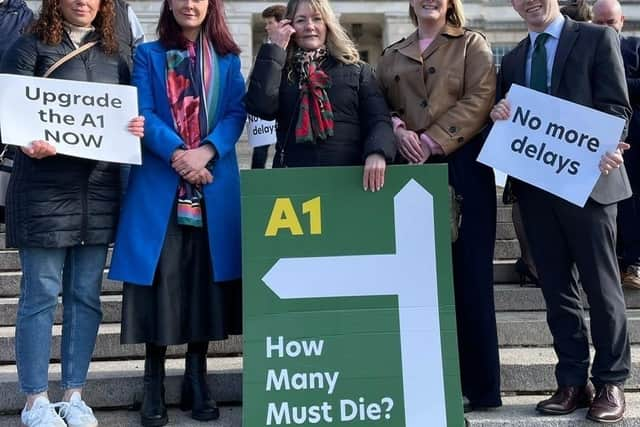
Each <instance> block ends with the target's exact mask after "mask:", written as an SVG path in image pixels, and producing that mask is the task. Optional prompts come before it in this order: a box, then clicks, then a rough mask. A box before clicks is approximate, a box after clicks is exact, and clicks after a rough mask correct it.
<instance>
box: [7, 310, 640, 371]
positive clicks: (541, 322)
mask: <svg viewBox="0 0 640 427" xmlns="http://www.w3.org/2000/svg"><path fill="white" fill-rule="evenodd" d="M627 316H628V319H629V336H630V341H631V344H634V345H635V344H640V310H628V312H627ZM496 317H497V319H496V320H497V327H498V339H499V342H500V345H501V346H504V347H516V346H524V347H548V346H551V345H552V339H551V335H550V333H549V328H548V326H547V322H546V318H545V313H544V312H502V313H498V314H497V316H496ZM61 329H62V327H61V326H60V325H56V326H54V328H53V341H52V347H51V358H52V359H53V360H56V361H57V360H60V340H61V332H62V330H61ZM184 352H185V348H184V346H170V347H169V349H168V355H169V357H174V356H175V357H180V356H182V355H183V354H184ZM241 353H242V337H241V336H232V337H230V338H228V339H227V340H224V341H218V342H212V343H211V344H210V346H209V354H210V355H212V356H214V355H216V356H222V355H237V354H241ZM124 358H128V359H131V358H138V359H142V358H144V346H143V345H142V344H137V345H122V344H120V324H117V323H114V324H102V325H100V329H99V330H98V337H97V340H96V346H95V350H94V352H93V360H112V359H124ZM13 363H15V328H14V327H12V326H11V327H1V328H0V364H13Z"/></svg>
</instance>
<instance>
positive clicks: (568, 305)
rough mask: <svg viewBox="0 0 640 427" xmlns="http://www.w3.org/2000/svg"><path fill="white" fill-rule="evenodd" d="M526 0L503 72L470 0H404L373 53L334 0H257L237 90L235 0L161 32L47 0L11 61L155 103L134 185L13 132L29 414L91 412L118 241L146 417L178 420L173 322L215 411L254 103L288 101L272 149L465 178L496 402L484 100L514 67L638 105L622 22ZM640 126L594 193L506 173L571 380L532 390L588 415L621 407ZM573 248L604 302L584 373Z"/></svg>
mask: <svg viewBox="0 0 640 427" xmlns="http://www.w3.org/2000/svg"><path fill="white" fill-rule="evenodd" d="M4 1H10V2H15V1H17V0H4ZM599 1H602V2H605V1H606V2H614V3H615V0H599ZM512 5H513V7H514V9H515V10H516V12H518V13H519V14H520V16H521V17H522V18H523V20H524V22H525V23H526V24H527V27H528V30H529V34H528V36H527V37H526V38H525V39H523V40H522V42H521V43H520V44H519V45H518V46H516V48H514V49H513V50H512V51H511V52H510V53H508V54H507V55H506V56H505V57H504V59H503V61H502V66H501V68H500V72H499V74H498V75H496V72H495V68H494V64H493V58H492V53H491V49H490V47H489V44H488V42H487V41H486V39H485V38H484V36H483V35H482V34H480V33H478V32H476V31H473V30H469V29H468V28H466V27H465V26H464V25H465V16H464V12H463V7H462V3H461V1H460V0H410V8H409V14H410V17H411V20H412V21H413V23H414V24H415V26H416V30H415V31H414V32H413V33H412V34H409V35H407V37H406V38H404V39H402V40H400V41H399V42H396V43H394V44H392V45H390V46H389V47H387V48H386V49H385V50H384V52H383V54H382V56H381V58H380V60H379V67H378V70H379V71H378V73H377V75H376V73H375V72H374V70H373V69H372V67H371V66H370V65H368V64H366V63H364V62H363V61H361V60H360V56H359V53H358V50H357V48H356V46H355V44H354V43H353V42H352V41H351V39H350V38H349V36H348V35H347V33H346V31H345V30H344V28H343V27H342V26H341V25H340V23H339V21H338V19H337V18H336V16H335V14H334V12H333V11H332V9H331V6H330V4H329V2H328V1H327V0H289V2H288V4H287V6H286V8H285V7H281V8H279V10H280V13H275V12H274V13H271V12H273V10H274V9H272V10H271V12H269V11H265V14H263V16H264V17H265V20H267V21H268V23H267V25H266V31H267V38H266V40H265V43H264V44H263V45H262V46H261V48H260V50H259V52H258V55H257V58H256V61H255V64H254V67H253V70H252V72H251V75H250V77H249V81H248V87H246V90H245V82H244V79H243V77H242V75H241V73H240V60H239V56H238V54H239V52H240V49H239V47H238V45H237V44H236V43H235V41H234V40H233V37H232V35H231V33H230V31H229V28H228V26H227V24H226V22H225V18H224V7H223V4H222V0H165V1H163V3H162V10H161V13H160V19H159V23H158V27H157V32H158V37H159V38H158V40H157V41H155V42H151V43H145V44H141V45H137V44H136V43H135V39H137V38H136V37H135V36H134V30H133V28H135V25H132V22H134V21H135V20H132V14H131V13H130V9H129V8H127V7H126V3H124V2H122V1H121V0H43V4H42V10H41V12H40V15H39V17H38V19H37V20H36V21H35V23H34V24H33V27H32V30H30V31H28V32H26V33H25V34H24V35H22V36H21V37H20V38H18V39H17V41H16V42H15V43H13V44H12V46H11V47H10V48H9V49H8V51H7V52H6V53H5V55H4V56H3V58H2V62H1V63H0V72H4V73H15V74H22V75H30V76H45V75H49V74H51V77H53V78H60V79H69V80H80V81H90V82H103V83H116V84H118V83H119V84H129V83H131V84H133V85H135V86H136V87H137V89H138V103H139V109H140V114H141V116H140V117H135V118H132V120H131V121H130V122H129V131H130V132H131V133H132V134H134V135H136V136H140V137H142V148H143V150H142V165H140V166H133V167H132V168H131V171H130V174H127V175H128V177H127V180H126V184H127V188H126V192H125V193H124V197H122V189H123V188H122V187H123V185H124V182H123V180H122V179H121V174H122V169H121V168H120V167H119V166H118V165H114V164H110V163H106V162H100V161H93V160H86V159H80V158H75V157H69V156H63V155H56V152H55V147H54V146H52V145H51V144H49V143H47V142H46V141H34V142H32V143H31V144H30V145H28V146H26V147H21V149H19V150H16V157H15V164H14V169H13V172H12V176H11V181H10V185H9V189H8V196H7V201H6V206H7V244H8V245H9V246H12V247H17V248H18V249H19V253H20V259H21V263H22V269H23V275H22V280H21V295H20V301H19V308H18V320H17V325H16V359H17V368H18V377H19V381H20V387H21V389H22V391H23V392H25V393H26V394H27V402H26V404H25V407H24V410H23V411H22V414H21V420H22V423H23V424H24V425H25V426H28V427H29V426H46V427H50V426H53V427H55V426H65V425H68V426H73V427H91V426H96V425H97V420H96V418H95V416H94V414H93V411H92V410H91V408H90V407H89V406H88V405H87V404H86V403H85V402H84V401H83V400H82V388H83V386H84V384H85V382H86V377H87V372H88V367H89V362H90V360H91V354H92V352H93V348H94V345H95V340H96V334H97V329H98V325H99V323H100V319H101V310H100V299H99V295H100V284H101V280H102V272H103V268H104V264H105V259H106V254H107V248H108V244H109V243H111V242H114V241H115V246H114V253H113V257H112V261H111V266H110V273H109V276H110V277H111V278H112V279H115V280H120V281H123V282H124V291H123V303H122V332H121V341H122V342H123V343H144V344H145V345H146V354H145V366H144V397H143V401H142V406H141V410H140V416H141V418H140V419H141V424H142V425H143V426H162V425H165V424H167V422H168V416H167V410H166V407H165V402H164V375H165V371H164V366H165V354H166V349H167V346H168V345H175V344H187V353H186V362H185V373H184V378H183V384H182V399H181V408H182V409H184V410H190V411H191V415H192V417H193V418H194V419H197V420H201V421H208V420H214V419H216V418H218V417H219V411H218V408H217V407H216V404H215V401H214V400H213V399H212V397H211V396H210V394H209V391H208V389H207V382H206V371H207V366H206V364H207V351H208V343H209V341H212V340H222V339H226V338H227V336H228V335H230V334H239V333H241V330H242V329H241V328H242V325H241V269H240V183H239V172H238V164H237V159H236V154H235V144H236V142H237V141H238V139H239V137H240V134H241V132H242V129H243V126H244V123H245V119H246V114H247V113H250V114H252V115H254V116H257V117H260V118H262V119H266V120H276V121H277V123H278V127H277V144H276V153H275V157H274V161H273V167H277V168H280V167H313V166H353V165H364V168H363V175H362V186H363V189H364V191H379V190H380V189H381V188H382V187H383V186H384V176H385V169H386V165H387V164H390V163H400V164H411V165H416V164H424V163H446V164H448V166H449V168H448V169H449V183H450V185H451V187H452V188H453V190H454V191H455V193H456V194H457V195H458V196H459V198H460V199H461V200H462V220H461V223H460V228H459V237H458V239H457V240H456V241H455V242H454V243H453V244H452V251H453V269H454V271H453V273H454V287H455V295H456V315H457V327H458V344H459V355H460V372H461V380H462V392H463V395H464V397H466V398H467V400H468V406H469V408H470V409H475V410H481V409H487V408H495V407H499V406H501V404H502V402H501V397H500V364H499V353H498V338H497V331H496V319H495V309H494V300H493V252H494V239H495V227H496V203H495V200H496V190H495V184H494V177H493V171H492V170H491V169H490V168H488V167H486V166H484V165H482V164H480V163H478V162H477V161H476V157H477V155H478V153H479V151H480V149H481V147H482V144H483V139H484V137H485V136H486V134H487V131H488V130H489V128H490V126H491V120H493V121H496V120H505V119H508V118H509V115H510V105H509V103H508V102H507V101H506V99H504V97H505V95H506V93H507V91H508V90H509V87H510V86H511V84H512V83H518V84H521V85H525V86H529V87H531V88H532V89H535V90H540V91H542V92H547V93H549V94H551V95H553V96H557V97H560V98H564V99H567V100H570V101H573V102H576V103H579V104H582V105H586V106H589V107H593V108H596V109H599V110H601V111H605V112H608V113H610V114H614V115H617V116H619V117H621V118H623V119H625V120H626V121H629V119H630V118H631V105H630V102H629V94H628V89H627V81H626V80H625V68H624V66H623V62H622V57H623V55H622V54H621V48H620V42H619V36H618V35H617V34H616V32H615V31H613V30H611V29H609V28H607V27H606V26H600V27H599V26H595V25H590V24H583V23H578V22H574V21H573V20H571V19H569V18H565V17H563V16H562V14H561V13H560V10H559V5H558V3H557V1H556V0H512ZM271 18H273V19H271ZM88 43H92V46H90V47H87V46H85V45H87V44H88ZM83 46H85V49H81V48H82V47H83ZM134 52H135V53H134ZM636 58H637V57H636ZM56 63H58V64H57V66H56V69H55V71H53V72H52V73H49V72H48V70H49V68H50V67H51V66H52V65H53V64H56ZM60 63H61V64H60ZM540 70H542V71H540ZM629 87H631V83H630V84H629ZM496 101H497V102H496ZM630 135H631V139H630V140H629V141H630V142H633V134H632V132H631V133H630ZM612 137H614V138H617V136H612ZM623 139H624V138H623ZM628 148H629V144H626V143H624V142H621V143H620V144H619V145H618V149H617V150H616V151H615V152H611V153H607V154H606V155H605V156H603V158H602V161H601V163H600V170H601V172H602V175H601V177H600V179H599V181H598V183H597V185H596V187H595V189H594V190H593V193H592V194H591V198H590V199H589V201H588V202H587V204H586V206H585V207H584V208H578V207H576V206H574V205H572V204H570V203H568V202H566V201H564V200H562V199H560V198H558V197H556V196H553V195H551V194H549V193H547V192H544V191H542V190H539V189H537V188H535V187H533V186H531V185H528V184H526V183H524V182H519V181H516V180H511V185H510V190H509V191H510V192H511V193H512V194H513V195H514V198H516V199H517V201H518V205H519V208H520V213H521V216H522V224H523V226H524V230H525V232H526V234H527V236H528V238H529V246H530V252H531V254H532V257H533V260H534V262H535V265H536V267H537V274H538V276H539V280H540V286H541V287H542V291H543V295H544V297H545V300H546V302H547V310H548V322H549V326H550V329H551V332H552V334H553V337H554V348H555V350H556V353H557V355H558V358H559V363H558V365H557V367H556V378H557V381H558V389H557V391H556V393H555V394H554V395H553V396H552V397H551V398H550V399H548V400H545V401H543V402H540V404H539V405H538V407H537V408H538V410H539V411H541V412H543V413H547V414H567V413H570V412H573V411H574V410H575V409H576V408H578V407H585V406H587V407H589V408H590V409H589V412H588V415H587V416H588V417H589V418H590V419H592V420H595V421H601V422H613V421H617V420H619V419H621V418H622V416H623V414H624V409H625V403H624V394H623V385H624V382H625V380H626V379H627V378H628V376H629V369H630V349H629V338H628V332H627V325H626V316H625V306H624V298H623V294H622V290H621V287H620V273H619V270H618V265H617V260H616V252H615V246H616V209H617V202H620V201H622V200H624V199H626V198H628V197H629V196H630V195H631V187H630V185H629V181H628V179H627V174H626V172H625V168H624V165H623V155H622V152H623V151H625V150H627V149H628ZM628 152H629V151H628ZM265 154H266V153H262V154H261V156H262V157H261V159H260V160H259V161H258V162H257V163H260V164H261V165H262V166H263V165H264V162H265V160H264V158H265ZM625 156H626V155H625ZM407 167H411V166H407ZM574 265H575V267H574ZM574 269H575V270H576V271H577V272H578V273H579V277H580V283H581V285H582V287H583V288H584V290H585V292H586V293H587V297H588V299H589V303H590V313H591V334H592V339H593V343H594V346H595V348H596V355H595V360H594V364H593V367H592V369H591V381H590V380H589V377H588V372H589V343H588V336H587V330H586V325H585V321H584V319H583V317H582V312H583V308H582V303H581V298H580V291H579V288H578V286H579V285H578V282H577V281H576V280H572V278H573V273H572V271H573V270H574ZM60 292H62V298H63V304H64V314H63V336H62V381H61V386H62V388H63V389H64V390H65V394H64V396H63V401H62V402H59V403H51V402H50V401H49V398H48V395H47V388H48V387H47V384H48V378H47V370H48V364H49V354H50V345H51V344H50V343H51V329H52V325H53V319H54V310H55V307H56V305H57V302H58V295H59V293H60ZM593 386H595V389H594V387H593Z"/></svg>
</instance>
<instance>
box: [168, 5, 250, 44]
mask: <svg viewBox="0 0 640 427" xmlns="http://www.w3.org/2000/svg"><path fill="white" fill-rule="evenodd" d="M208 3H209V4H208V7H207V14H206V16H205V17H204V21H203V22H202V29H203V30H204V31H206V34H205V35H206V36H207V37H208V38H209V41H210V42H211V44H212V45H213V48H214V49H215V50H216V53H218V55H226V54H228V53H235V54H236V55H237V54H239V53H240V47H238V45H237V44H236V42H235V41H234V40H233V37H232V36H231V31H229V27H228V26H227V21H226V20H225V16H224V6H223V5H222V0H208ZM156 31H157V33H158V38H159V39H160V42H161V43H162V44H163V45H164V46H165V47H167V48H180V49H183V48H186V46H187V39H186V38H185V37H184V36H183V35H182V28H181V27H180V25H178V22H177V21H176V18H175V17H174V16H173V12H172V11H171V10H170V9H169V3H168V2H167V1H164V2H163V3H162V11H161V12H160V20H159V21H158V28H156Z"/></svg>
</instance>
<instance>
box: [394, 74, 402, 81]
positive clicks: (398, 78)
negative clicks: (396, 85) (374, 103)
mask: <svg viewBox="0 0 640 427" xmlns="http://www.w3.org/2000/svg"><path fill="white" fill-rule="evenodd" d="M393 80H395V81H397V82H399V81H400V76H399V75H397V74H396V76H395V77H394V78H393Z"/></svg>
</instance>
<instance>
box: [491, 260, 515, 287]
mask: <svg viewBox="0 0 640 427" xmlns="http://www.w3.org/2000/svg"><path fill="white" fill-rule="evenodd" d="M493 281H494V282H495V283H519V281H520V277H519V276H518V274H517V273H516V260H515V259H494V260H493Z"/></svg>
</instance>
